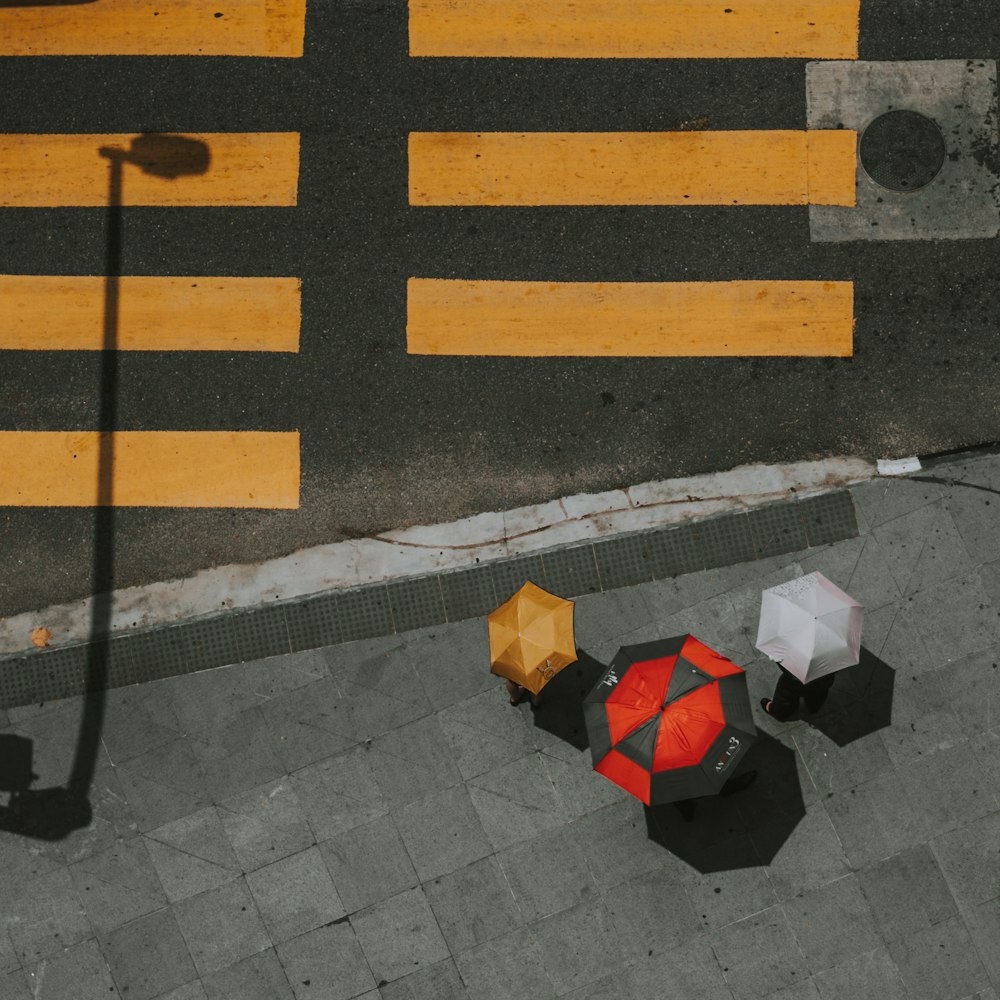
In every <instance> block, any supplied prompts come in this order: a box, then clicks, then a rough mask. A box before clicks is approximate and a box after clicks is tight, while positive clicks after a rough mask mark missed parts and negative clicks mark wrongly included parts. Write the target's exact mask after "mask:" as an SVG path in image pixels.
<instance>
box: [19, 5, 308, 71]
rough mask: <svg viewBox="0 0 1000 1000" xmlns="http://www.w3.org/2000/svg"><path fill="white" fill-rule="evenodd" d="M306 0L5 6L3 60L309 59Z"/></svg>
mask: <svg viewBox="0 0 1000 1000" xmlns="http://www.w3.org/2000/svg"><path fill="white" fill-rule="evenodd" d="M305 15H306V0H156V2H155V3H152V2H150V0H98V2H96V3H81V4H75V5H70V6H58V5H44V6H42V5H39V6H32V5H30V4H27V3H26V4H25V5H24V6H18V7H13V8H7V9H2V8H0V56H188V55H191V56H274V57H293V58H294V57H299V56H301V55H302V46H303V36H304V32H305Z"/></svg>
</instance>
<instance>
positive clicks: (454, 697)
mask: <svg viewBox="0 0 1000 1000" xmlns="http://www.w3.org/2000/svg"><path fill="white" fill-rule="evenodd" d="M494 607H495V605H494ZM442 631H443V630H441V629H433V630H429V631H427V632H426V633H425V634H424V635H423V636H422V637H421V638H419V639H416V640H415V641H413V642H412V643H410V644H409V645H408V646H407V649H406V655H407V657H408V659H409V661H410V662H411V663H412V664H413V669H414V670H416V672H417V676H418V677H419V678H420V682H421V684H423V688H424V691H425V692H426V694H427V698H428V699H429V700H430V702H431V704H432V705H434V706H436V707H437V708H439V709H440V708H445V707H447V706H448V705H454V704H455V703H456V702H459V701H462V700H464V699H465V698H470V697H472V696H473V695H475V694H478V693H479V692H480V691H485V690H486V689H487V688H490V687H493V686H494V685H495V684H496V682H497V678H496V677H494V676H493V675H492V674H491V673H490V672H489V670H488V669H484V667H483V660H482V650H484V649H486V648H488V646H487V634H486V622H485V621H484V620H483V619H482V618H476V619H473V620H471V621H465V622H461V623H459V624H454V625H449V626H448V629H447V642H446V643H442V642H441V641H440V640H439V638H438V637H439V636H441V635H442Z"/></svg>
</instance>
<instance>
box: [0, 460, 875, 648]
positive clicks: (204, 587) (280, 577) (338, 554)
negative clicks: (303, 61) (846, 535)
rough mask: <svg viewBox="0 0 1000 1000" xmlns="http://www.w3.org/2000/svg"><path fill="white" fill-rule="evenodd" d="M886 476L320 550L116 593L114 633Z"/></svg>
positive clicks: (18, 628) (869, 471)
mask: <svg viewBox="0 0 1000 1000" xmlns="http://www.w3.org/2000/svg"><path fill="white" fill-rule="evenodd" d="M877 474H878V470H877V468H876V466H875V465H874V464H873V463H872V462H868V461H865V460H863V459H858V458H843V457H842V458H830V459H824V460H822V461H816V462H794V463H791V464H788V465H744V466H740V467H739V468H736V469H732V470H730V471H728V472H717V473H709V474H706V475H701V476H693V477H689V478H686V479H668V480H663V481H660V482H653V483H642V484H640V485H638V486H631V487H629V488H627V489H624V490H612V491H610V492H607V493H594V494H579V495H577V496H571V497H564V498H563V499H561V500H553V501H551V502H550V503H545V504H539V505H536V506H532V507H519V508H517V509H516V510H509V511H503V512H501V511H497V512H492V513H486V514H477V515H476V516H474V517H469V518H465V519H464V520H461V521H453V522H451V523H448V524H438V525H430V526H417V527H412V528H405V529H401V530H399V531H390V532H387V533H385V534H383V535H378V536H376V537H374V538H362V539H358V540H355V541H346V542H335V543H331V544H329V545H319V546H316V547H314V548H309V549H301V550H300V551H298V552H294V553H292V554H291V555H289V556H283V557H281V558H279V559H271V560H268V561H267V562H261V563H254V564H251V565H230V566H218V567H216V568H214V569H209V570H203V571H201V572H199V573H197V574H195V575H194V576H191V577H187V578H185V579H181V580H169V581H167V582H165V583H153V584H149V585H147V586H144V587H129V588H127V589H123V590H118V591H115V593H114V596H113V611H112V618H111V629H112V633H125V632H129V631H132V630H137V629H145V628H150V627H152V626H156V625H168V624H174V623H177V622H180V621H183V620H186V619H191V618H199V617H205V616H208V615H213V614H218V613H219V612H221V611H224V610H228V609H234V608H252V607H257V606H259V605H262V604H270V603H273V602H275V601H288V600H294V599H296V598H302V597H307V596H309V595H312V594H318V593H322V592H324V591H330V590H338V589H343V588H347V587H358V586H362V585H364V584H370V583H380V582H386V581H389V580H395V579H399V578H402V577H410V576H423V575H426V574H430V573H440V572H445V571H448V570H457V569H464V568H468V567H471V566H475V565H476V564H478V563H481V562H488V561H490V560H494V559H502V558H504V557H506V556H513V555H521V554H524V553H528V552H537V551H541V550H543V549H551V548H554V547H557V546H562V545H568V544H572V543H575V542H584V541H587V540H588V539H598V538H606V537H609V536H612V535H616V534H620V533H625V532H634V531H644V530H648V529H651V528H658V527H665V526H667V525H670V524H677V523H679V522H682V521H689V520H692V519H695V518H703V517H709V516H712V515H716V514H723V513H727V512H732V511H738V510H745V509H748V508H750V507H755V506H759V505H760V504H765V503H774V502H776V501H781V500H791V499H794V498H801V497H806V496H812V495H815V494H819V493H827V492H829V491H831V490H836V489H843V488H845V487H847V486H850V485H853V484H855V483H860V482H866V481H868V480H870V479H874V478H875V477H876V475H877ZM91 603H92V599H91V598H87V599H85V600H81V601H77V602H75V603H72V604H62V605H55V606H53V607H49V608H44V609H42V610H39V611H30V612H25V613H23V614H19V615H16V616H14V617H11V618H7V619H5V620H4V621H2V622H0V655H10V654H13V653H18V652H22V651H26V650H30V649H31V648H32V645H31V632H32V630H33V629H35V628H38V627H44V628H46V629H48V630H49V631H50V632H51V633H52V635H53V639H52V641H51V646H53V647H55V646H63V645H69V644H72V643H79V642H85V641H87V639H88V638H89V629H90V614H91Z"/></svg>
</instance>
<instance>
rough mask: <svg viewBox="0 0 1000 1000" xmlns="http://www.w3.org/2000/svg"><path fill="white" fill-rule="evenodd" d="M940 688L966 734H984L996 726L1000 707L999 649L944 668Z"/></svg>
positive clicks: (940, 674) (981, 651)
mask: <svg viewBox="0 0 1000 1000" xmlns="http://www.w3.org/2000/svg"><path fill="white" fill-rule="evenodd" d="M937 676H938V677H939V678H940V682H941V687H942V689H943V691H944V693H945V695H946V696H947V698H948V700H949V701H950V702H951V707H952V710H953V711H954V713H955V716H956V718H957V719H960V720H961V725H962V729H963V731H964V732H965V733H982V732H986V731H987V730H989V729H993V728H995V726H996V712H997V708H996V706H997V705H998V704H1000V646H987V647H986V648H985V649H982V650H980V651H979V652H977V653H972V654H971V655H969V656H967V657H964V658H963V659H961V660H957V661H955V662H953V663H947V664H944V665H943V666H941V667H940V668H939V669H938V671H937Z"/></svg>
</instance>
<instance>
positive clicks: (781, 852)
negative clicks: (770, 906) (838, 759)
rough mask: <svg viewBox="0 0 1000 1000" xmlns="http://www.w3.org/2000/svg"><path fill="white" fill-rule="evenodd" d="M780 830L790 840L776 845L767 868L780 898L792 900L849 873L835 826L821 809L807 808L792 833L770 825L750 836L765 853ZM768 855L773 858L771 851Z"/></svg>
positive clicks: (782, 826)
mask: <svg viewBox="0 0 1000 1000" xmlns="http://www.w3.org/2000/svg"><path fill="white" fill-rule="evenodd" d="M778 830H780V831H781V833H780V836H784V837H787V839H785V840H784V842H783V843H781V844H776V845H775V846H777V848H778V850H777V853H776V854H774V855H773V857H771V860H770V863H769V864H768V866H767V874H768V877H769V878H770V880H771V885H772V886H773V887H774V891H775V893H776V894H777V896H778V899H790V898H791V897H792V896H794V895H796V893H800V892H803V891H805V890H808V889H813V888H816V887H817V886H820V885H823V884H825V883H827V882H831V881H833V880H834V879H838V878H840V877H841V876H842V875H846V874H847V873H848V872H849V871H850V866H849V865H848V862H847V858H845V857H844V852H843V850H842V849H841V845H840V839H839V838H838V836H837V830H836V827H835V825H834V824H833V823H832V822H831V820H830V817H829V815H828V813H827V812H826V810H825V809H824V808H823V807H822V806H820V805H815V806H811V807H810V808H808V809H807V810H806V814H805V816H803V817H802V819H800V820H799V822H798V823H797V824H795V826H794V828H793V829H791V830H790V831H789V830H788V827H787V826H785V825H781V826H780V827H779V826H770V825H769V826H765V827H763V828H761V829H759V830H754V831H752V832H751V834H750V837H751V839H752V840H753V841H754V843H755V844H758V845H759V849H761V850H764V849H765V845H767V847H769V846H770V844H771V839H770V835H772V834H775V833H776V831H778ZM767 854H768V856H770V851H769V850H768V852H767Z"/></svg>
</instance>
